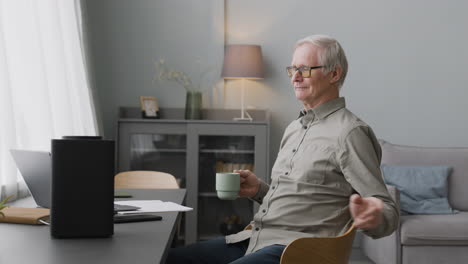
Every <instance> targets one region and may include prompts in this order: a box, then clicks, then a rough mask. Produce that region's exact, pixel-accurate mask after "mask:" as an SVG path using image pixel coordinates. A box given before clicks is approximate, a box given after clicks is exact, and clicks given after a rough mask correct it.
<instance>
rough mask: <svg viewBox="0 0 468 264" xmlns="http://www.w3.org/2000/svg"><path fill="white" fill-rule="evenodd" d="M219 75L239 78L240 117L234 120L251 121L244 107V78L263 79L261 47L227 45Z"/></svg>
mask: <svg viewBox="0 0 468 264" xmlns="http://www.w3.org/2000/svg"><path fill="white" fill-rule="evenodd" d="M221 77H223V78H224V79H241V117H236V118H234V120H239V121H252V117H251V116H250V115H249V113H247V111H245V109H244V90H245V79H251V80H259V79H263V62H262V48H261V47H260V46H258V45H227V46H226V49H225V53H224V64H223V71H222V73H221Z"/></svg>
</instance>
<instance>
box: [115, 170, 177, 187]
mask: <svg viewBox="0 0 468 264" xmlns="http://www.w3.org/2000/svg"><path fill="white" fill-rule="evenodd" d="M114 183H115V184H114V186H115V188H126V189H179V185H178V184H177V181H176V179H175V177H174V176H172V175H171V174H169V173H165V172H159V171H125V172H121V173H119V174H117V175H115V178H114Z"/></svg>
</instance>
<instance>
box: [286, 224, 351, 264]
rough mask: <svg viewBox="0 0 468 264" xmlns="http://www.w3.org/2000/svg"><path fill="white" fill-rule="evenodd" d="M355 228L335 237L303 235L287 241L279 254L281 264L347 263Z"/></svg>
mask: <svg viewBox="0 0 468 264" xmlns="http://www.w3.org/2000/svg"><path fill="white" fill-rule="evenodd" d="M355 234H356V228H355V227H354V226H351V228H350V229H349V230H348V231H346V233H344V234H343V235H341V236H337V237H303V238H298V239H296V240H294V241H293V242H291V243H289V244H288V245H287V246H286V248H285V249H284V251H283V254H282V255H281V262H280V263H281V264H305V263H314V264H347V263H348V259H349V256H350V255H351V248H352V245H353V240H354V235H355Z"/></svg>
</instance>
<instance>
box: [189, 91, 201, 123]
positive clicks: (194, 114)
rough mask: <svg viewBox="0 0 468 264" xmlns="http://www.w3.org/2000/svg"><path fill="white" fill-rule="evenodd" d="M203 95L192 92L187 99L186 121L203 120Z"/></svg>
mask: <svg viewBox="0 0 468 264" xmlns="http://www.w3.org/2000/svg"><path fill="white" fill-rule="evenodd" d="M201 108H202V93H201V92H194V91H190V92H187V95H186V98H185V119H202V114H201Z"/></svg>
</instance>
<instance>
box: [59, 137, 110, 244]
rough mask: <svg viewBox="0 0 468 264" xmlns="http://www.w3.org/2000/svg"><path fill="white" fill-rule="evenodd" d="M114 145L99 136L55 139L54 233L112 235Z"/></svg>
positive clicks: (84, 235)
mask: <svg viewBox="0 0 468 264" xmlns="http://www.w3.org/2000/svg"><path fill="white" fill-rule="evenodd" d="M114 148H115V147H114V141H112V140H102V139H101V138H100V137H72V136H70V137H63V139H53V140H52V205H51V208H50V218H51V228H50V230H51V235H52V236H53V237H55V238H73V237H109V236H112V235H113V233H114V224H113V215H114Z"/></svg>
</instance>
